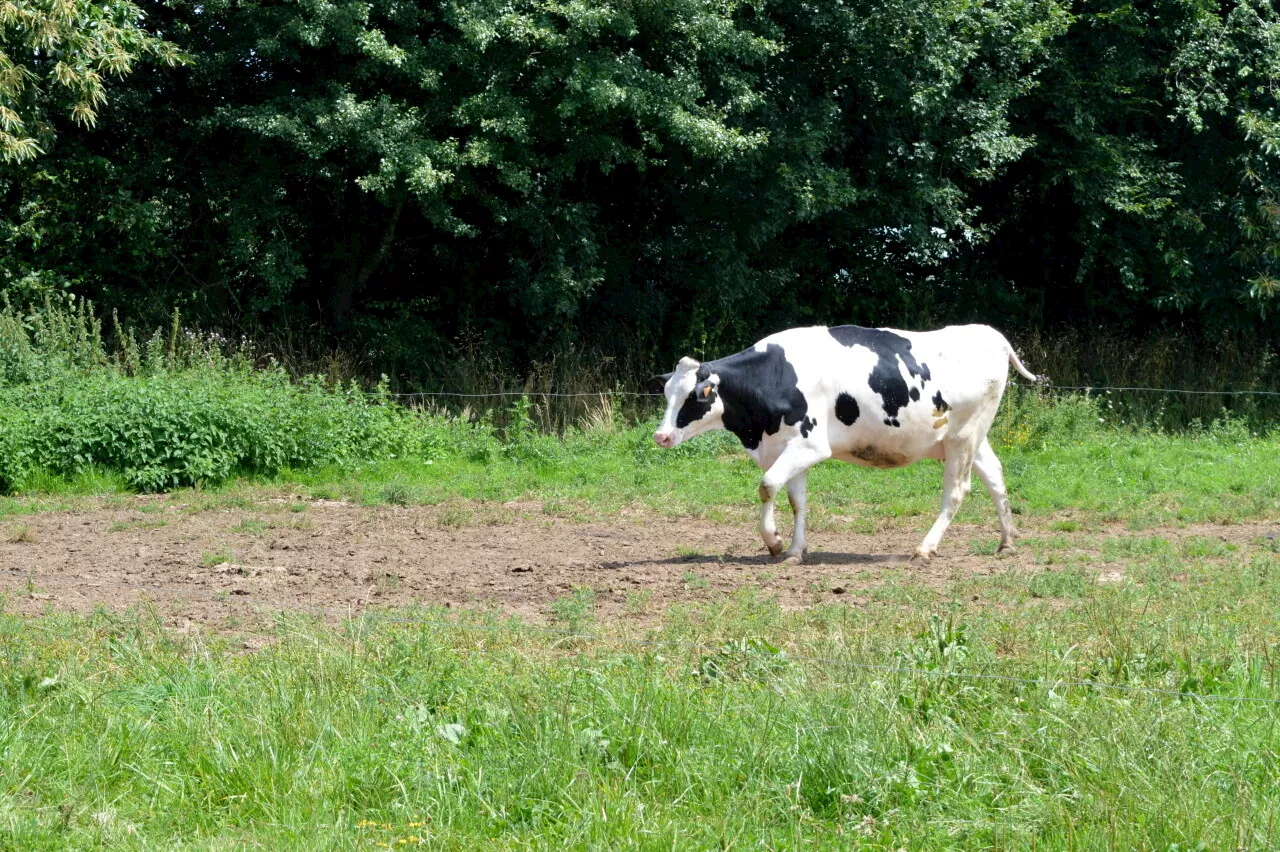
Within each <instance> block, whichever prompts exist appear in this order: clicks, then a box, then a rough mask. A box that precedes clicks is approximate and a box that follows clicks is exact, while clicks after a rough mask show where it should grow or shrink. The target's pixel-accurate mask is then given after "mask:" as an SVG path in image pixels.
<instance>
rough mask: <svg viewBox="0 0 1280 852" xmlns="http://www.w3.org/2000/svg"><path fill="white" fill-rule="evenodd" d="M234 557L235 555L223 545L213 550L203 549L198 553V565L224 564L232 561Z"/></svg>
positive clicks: (208, 566)
mask: <svg viewBox="0 0 1280 852" xmlns="http://www.w3.org/2000/svg"><path fill="white" fill-rule="evenodd" d="M234 559H235V557H234V556H233V555H232V554H231V551H230V550H228V549H227V548H225V547H223V548H221V549H219V550H216V551H213V552H210V551H205V552H204V553H202V554H200V567H201V568H212V567H214V566H215V565H225V564H226V563H229V562H232V561H234Z"/></svg>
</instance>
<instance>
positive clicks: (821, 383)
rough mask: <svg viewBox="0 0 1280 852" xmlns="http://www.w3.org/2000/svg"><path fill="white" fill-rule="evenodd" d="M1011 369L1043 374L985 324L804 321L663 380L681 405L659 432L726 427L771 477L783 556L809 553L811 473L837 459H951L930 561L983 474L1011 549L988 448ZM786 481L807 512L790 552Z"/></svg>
mask: <svg viewBox="0 0 1280 852" xmlns="http://www.w3.org/2000/svg"><path fill="white" fill-rule="evenodd" d="M1010 364H1012V365H1013V366H1014V368H1015V369H1016V370H1017V371H1018V372H1019V373H1021V374H1022V375H1023V376H1025V377H1026V378H1028V379H1031V380H1032V381H1035V376H1034V375H1032V374H1031V373H1029V372H1028V371H1027V369H1026V367H1024V366H1023V365H1022V362H1021V361H1019V360H1018V356H1017V355H1016V354H1014V351H1013V347H1011V346H1010V345H1009V341H1007V340H1005V338H1004V335H1002V334H1001V333H1000V332H998V331H996V330H995V329H993V328H991V327H989V326H985V325H963V326H948V327H947V328H943V329H941V330H939V331H897V330H895V329H889V328H862V327H860V326H856V325H845V326H832V327H830V328H828V327H826V326H815V327H812V328H793V329H789V330H787V331H780V332H778V333H777V334H773V335H770V336H769V337H766V338H765V339H764V340H761V341H760V342H759V343H757V344H756V345H755V346H753V347H751V348H750V349H747V350H745V351H742V352H739V353H738V354H736V355H730V356H729V357H727V358H721V359H719V360H716V361H707V362H705V363H699V362H697V361H695V360H694V359H692V358H681V359H680V363H679V364H678V365H677V366H676V369H675V371H674V372H671V373H667V374H666V375H665V376H662V377H660V378H661V379H662V380H663V382H664V393H665V394H666V397H667V410H666V413H665V414H664V415H663V418H662V424H661V425H660V426H659V427H658V430H657V431H656V432H655V433H654V435H653V440H654V441H656V442H657V444H658V446H660V447H674V446H676V445H677V444H679V443H681V442H682V441H686V440H688V439H689V438H692V437H693V436H695V435H698V434H701V433H703V432H708V431H711V430H713V429H728V430H729V431H730V432H732V433H734V434H735V435H737V436H738V438H739V439H740V440H741V441H742V445H743V446H744V447H746V449H747V452H748V453H750V454H751V457H752V458H753V459H755V461H756V463H757V464H758V465H760V467H761V468H763V469H764V471H765V474H764V478H763V479H762V480H761V482H760V500H761V502H762V503H763V506H762V508H761V511H760V535H761V537H762V538H763V539H764V544H765V547H767V548H768V549H769V553H771V554H772V555H773V556H775V557H776V556H779V555H783V556H784V557H785V558H787V559H789V560H792V561H796V560H799V559H801V558H802V556H803V554H804V551H805V536H804V516H805V478H806V475H807V471H808V470H809V468H811V467H813V466H814V465H816V464H818V463H820V462H823V461H826V460H827V459H830V458H836V459H840V460H841V461H847V462H852V463H854V464H859V465H863V466H866V467H879V468H893V467H903V466H905V465H909V464H911V463H912V462H914V461H918V460H919V459H925V458H929V459H938V460H940V461H942V462H943V463H944V466H945V470H944V473H943V490H942V513H941V514H940V515H939V516H938V520H937V521H935V522H934V524H933V526H932V527H931V528H930V529H929V533H928V535H926V536H925V537H924V541H923V542H921V543H920V546H919V547H917V548H916V551H915V555H916V556H918V557H921V558H923V559H928V558H929V557H931V556H933V555H934V554H935V553H937V550H938V542H939V541H940V540H941V539H942V535H943V533H944V532H946V529H947V526H948V525H949V524H950V523H951V519H952V518H953V517H954V516H955V513H956V511H957V510H958V509H959V508H960V503H961V501H962V500H964V497H965V495H967V494H968V493H969V488H970V479H971V471H972V470H973V469H976V470H977V471H978V476H979V477H981V479H982V481H983V483H984V484H985V485H986V486H987V490H988V491H989V492H990V493H991V499H992V501H993V502H994V503H995V505H996V511H997V513H998V514H999V516H1000V549H1001V550H1011V549H1012V548H1013V538H1014V534H1015V530H1014V527H1013V514H1012V512H1011V511H1010V510H1009V497H1008V494H1007V492H1006V491H1005V484H1004V472H1003V470H1002V469H1001V467H1000V460H999V459H998V458H996V454H995V453H994V452H993V451H992V449H991V445H990V444H989V443H987V431H988V430H989V429H990V428H991V421H992V420H993V419H994V418H995V416H996V409H997V408H999V406H1000V398H1001V396H1003V395H1004V388H1005V382H1006V381H1007V379H1008V372H1009V365H1010ZM784 485H785V486H786V488H787V497H788V498H789V499H790V501H791V509H792V511H793V512H794V513H795V532H794V535H793V537H792V541H791V547H790V548H788V549H787V551H786V553H785V554H783V553H782V539H781V537H780V536H779V535H778V531H777V527H776V526H775V524H774V519H773V507H774V501H775V499H776V498H777V495H778V491H779V489H781V488H782V487H783V486H784Z"/></svg>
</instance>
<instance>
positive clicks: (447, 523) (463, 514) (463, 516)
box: [436, 506, 475, 530]
mask: <svg viewBox="0 0 1280 852" xmlns="http://www.w3.org/2000/svg"><path fill="white" fill-rule="evenodd" d="M473 517H475V513H474V512H472V511H471V510H470V509H467V508H463V507H461V506H447V507H445V508H443V509H441V510H440V512H439V514H437V515H436V523H437V524H439V525H440V526H442V527H444V528H446V529H452V530H456V529H461V528H462V527H465V526H466V525H467V524H469V523H471V519H472V518H473Z"/></svg>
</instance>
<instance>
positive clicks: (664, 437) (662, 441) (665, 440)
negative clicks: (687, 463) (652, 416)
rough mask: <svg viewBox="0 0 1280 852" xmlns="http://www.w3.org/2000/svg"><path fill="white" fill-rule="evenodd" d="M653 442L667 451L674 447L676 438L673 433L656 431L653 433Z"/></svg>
mask: <svg viewBox="0 0 1280 852" xmlns="http://www.w3.org/2000/svg"><path fill="white" fill-rule="evenodd" d="M653 442H654V443H655V444H657V445H658V446H659V447H662V448H663V449H664V450H669V449H671V448H672V447H674V446H675V445H676V436H675V433H674V432H663V431H657V432H654V433H653Z"/></svg>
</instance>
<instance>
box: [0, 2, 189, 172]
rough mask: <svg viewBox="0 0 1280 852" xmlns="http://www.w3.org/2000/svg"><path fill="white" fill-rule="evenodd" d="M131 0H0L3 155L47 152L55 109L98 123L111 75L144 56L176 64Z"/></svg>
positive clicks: (85, 123)
mask: <svg viewBox="0 0 1280 852" xmlns="http://www.w3.org/2000/svg"><path fill="white" fill-rule="evenodd" d="M142 23H143V16H142V12H141V10H140V9H139V8H138V7H137V6H135V5H134V4H133V3H130V2H128V1H127V0H106V2H90V0H2V2H0V162H4V163H13V162H22V161H23V160H29V159H32V158H34V157H36V156H38V155H40V154H42V153H44V152H45V151H46V150H47V149H48V148H49V146H50V145H51V144H52V142H53V139H54V136H55V133H56V131H55V122H54V119H53V114H54V113H62V114H65V115H66V116H67V117H68V118H69V119H70V120H71V122H72V123H74V124H77V125H79V126H81V127H93V126H94V125H95V124H96V123H97V119H98V110H99V109H101V107H102V105H103V104H104V103H106V100H107V93H106V83H105V81H106V78H108V77H116V78H122V77H124V76H125V75H127V74H128V73H129V72H130V71H132V70H133V67H134V64H135V63H136V62H137V61H139V60H146V59H150V60H154V61H157V62H161V63H163V64H166V65H175V64H177V63H179V62H181V61H182V59H183V57H182V55H181V54H180V53H179V51H178V49H177V47H176V46H175V45H173V44H171V43H169V42H167V41H164V40H163V39H161V38H159V37H157V36H155V35H152V34H150V33H148V32H146V31H145V30H144V29H143V26H142Z"/></svg>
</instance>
